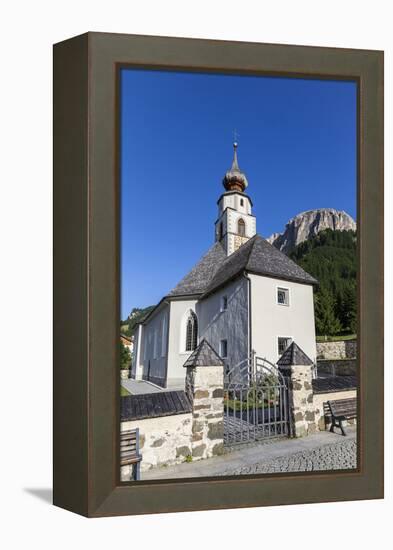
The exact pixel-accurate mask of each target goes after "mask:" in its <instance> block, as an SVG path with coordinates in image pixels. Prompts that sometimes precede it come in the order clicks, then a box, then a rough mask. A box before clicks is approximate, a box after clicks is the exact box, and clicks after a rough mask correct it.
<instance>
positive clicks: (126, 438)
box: [120, 428, 142, 481]
mask: <svg viewBox="0 0 393 550" xmlns="http://www.w3.org/2000/svg"><path fill="white" fill-rule="evenodd" d="M141 460H142V455H140V454H139V428H135V429H134V430H127V431H125V432H121V433H120V466H127V465H128V464H131V465H132V479H133V480H134V481H138V480H139V479H140V464H141Z"/></svg>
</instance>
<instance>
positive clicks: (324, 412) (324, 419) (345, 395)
mask: <svg viewBox="0 0 393 550" xmlns="http://www.w3.org/2000/svg"><path fill="white" fill-rule="evenodd" d="M356 395H357V392H356V390H348V391H340V392H329V393H315V394H314V397H313V402H314V410H315V421H316V424H317V427H318V430H321V431H323V430H328V429H329V428H330V421H329V412H330V411H328V404H327V402H328V401H335V400H337V399H351V398H353V397H356ZM348 423H349V424H355V423H356V420H349V421H348ZM344 425H345V422H344Z"/></svg>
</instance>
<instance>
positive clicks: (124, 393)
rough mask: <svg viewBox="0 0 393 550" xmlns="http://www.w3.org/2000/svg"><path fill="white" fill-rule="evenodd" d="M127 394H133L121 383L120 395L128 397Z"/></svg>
mask: <svg viewBox="0 0 393 550" xmlns="http://www.w3.org/2000/svg"><path fill="white" fill-rule="evenodd" d="M127 395H131V393H130V392H129V391H128V390H126V389H125V387H124V386H122V385H120V397H126V396H127Z"/></svg>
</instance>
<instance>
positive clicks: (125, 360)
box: [120, 342, 131, 369]
mask: <svg viewBox="0 0 393 550" xmlns="http://www.w3.org/2000/svg"><path fill="white" fill-rule="evenodd" d="M130 365H131V353H130V350H129V349H128V348H127V346H125V345H124V344H123V342H120V368H121V369H129V368H130Z"/></svg>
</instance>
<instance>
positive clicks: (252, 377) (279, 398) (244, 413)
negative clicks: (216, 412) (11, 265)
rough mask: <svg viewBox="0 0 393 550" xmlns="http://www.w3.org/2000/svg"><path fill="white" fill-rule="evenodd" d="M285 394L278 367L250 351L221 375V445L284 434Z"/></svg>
mask: <svg viewBox="0 0 393 550" xmlns="http://www.w3.org/2000/svg"><path fill="white" fill-rule="evenodd" d="M288 411H289V396H288V385H287V382H286V379H285V378H284V377H283V375H282V374H281V373H280V371H279V370H278V368H277V367H276V366H275V365H273V364H272V363H270V362H269V361H267V360H266V359H262V358H261V357H256V356H255V354H254V353H253V354H252V356H251V358H250V359H246V360H244V361H242V362H241V363H239V364H238V365H236V366H234V367H233V368H232V369H229V370H228V371H227V372H226V374H225V377H224V444H225V445H229V446H230V445H237V444H241V443H248V442H252V441H259V440H263V439H266V438H273V437H288V436H289V435H290V427H289V413H288Z"/></svg>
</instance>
